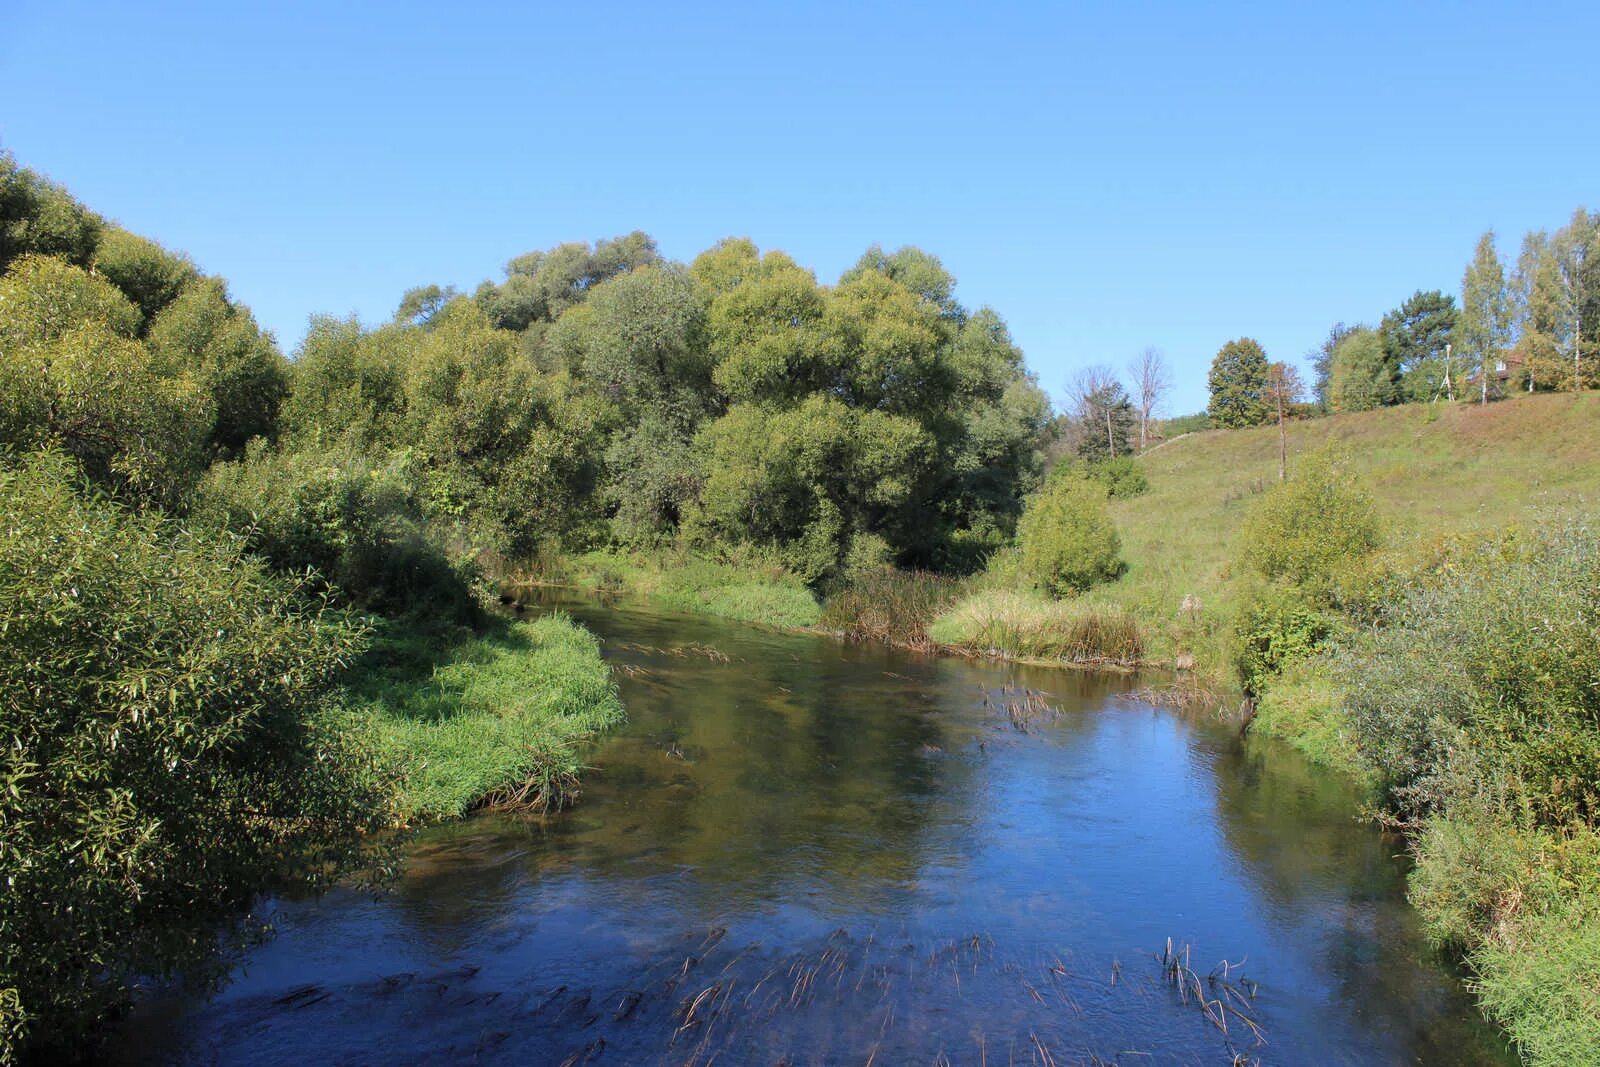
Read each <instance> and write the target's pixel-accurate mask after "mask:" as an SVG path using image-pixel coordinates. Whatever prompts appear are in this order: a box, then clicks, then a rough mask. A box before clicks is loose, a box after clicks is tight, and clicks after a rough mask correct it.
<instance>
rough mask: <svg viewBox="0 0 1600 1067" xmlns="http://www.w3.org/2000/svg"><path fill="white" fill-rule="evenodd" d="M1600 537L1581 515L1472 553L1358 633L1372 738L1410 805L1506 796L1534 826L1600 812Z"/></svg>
mask: <svg viewBox="0 0 1600 1067" xmlns="http://www.w3.org/2000/svg"><path fill="white" fill-rule="evenodd" d="M1597 632H1600V535H1597V534H1596V532H1595V531H1594V530H1593V529H1592V528H1590V527H1588V526H1585V525H1582V524H1579V523H1572V524H1569V525H1565V526H1562V527H1559V528H1556V529H1553V530H1550V531H1547V532H1545V533H1543V534H1541V535H1537V536H1532V537H1529V538H1526V539H1524V540H1522V541H1520V542H1516V541H1513V542H1504V541H1497V542H1491V543H1486V544H1484V545H1482V546H1480V547H1478V548H1476V549H1472V550H1468V551H1466V552H1464V553H1463V554H1462V555H1460V556H1459V557H1457V558H1456V559H1455V560H1454V561H1453V563H1452V564H1451V565H1450V566H1448V567H1440V568H1436V569H1434V570H1433V571H1432V572H1430V573H1429V574H1428V575H1427V576H1426V577H1425V579H1424V580H1422V581H1420V582H1418V583H1417V584H1416V585H1415V586H1414V587H1413V588H1411V589H1410V590H1409V592H1407V593H1406V594H1405V595H1403V596H1402V597H1401V598H1400V599H1399V601H1398V602H1397V603H1396V604H1395V605H1394V606H1393V607H1392V608H1391V609H1390V610H1389V611H1388V613H1387V620H1386V625H1383V626H1381V627H1378V628H1376V629H1374V630H1372V631H1370V632H1367V633H1365V634H1364V635H1362V636H1361V637H1360V638H1359V639H1357V640H1355V641H1354V642H1352V644H1351V646H1350V648H1349V650H1348V652H1347V653H1346V654H1345V655H1344V656H1343V657H1342V665H1341V674H1342V675H1343V679H1342V680H1343V681H1344V683H1345V685H1346V686H1347V688H1348V690H1349V693H1350V707H1351V712H1352V716H1353V721H1354V723H1355V726H1356V729H1357V731H1358V733H1359V736H1360V737H1361V741H1362V747H1363V749H1364V750H1365V751H1366V753H1367V754H1368V756H1369V757H1370V758H1371V759H1372V760H1373V761H1374V763H1375V765H1376V766H1377V767H1378V768H1379V770H1380V771H1381V773H1382V775H1383V777H1384V782H1385V784H1386V786H1387V787H1388V788H1389V790H1390V792H1391V794H1392V796H1393V798H1394V800H1395V802H1396V803H1397V804H1398V805H1399V806H1400V808H1401V810H1402V811H1403V812H1405V813H1407V814H1409V815H1412V816H1421V815H1424V814H1427V813H1429V812H1433V811H1441V810H1449V808H1450V807H1451V805H1452V803H1453V802H1455V801H1458V800H1460V799H1461V798H1463V797H1482V796H1485V795H1488V796H1493V797H1495V798H1497V802H1498V803H1500V804H1501V805H1503V806H1504V807H1505V808H1506V810H1512V811H1516V812H1520V813H1522V816H1523V817H1524V818H1526V819H1528V820H1530V821H1531V822H1532V823H1534V824H1536V825H1546V826H1560V825H1565V824H1568V823H1574V822H1579V823H1584V824H1587V825H1591V826H1592V825H1594V824H1595V823H1596V821H1597V819H1600V775H1597V774H1596V768H1597V767H1600V689H1597V688H1596V685H1595V679H1596V678H1600V642H1597V641H1596V640H1595V634H1596V633H1597Z"/></svg>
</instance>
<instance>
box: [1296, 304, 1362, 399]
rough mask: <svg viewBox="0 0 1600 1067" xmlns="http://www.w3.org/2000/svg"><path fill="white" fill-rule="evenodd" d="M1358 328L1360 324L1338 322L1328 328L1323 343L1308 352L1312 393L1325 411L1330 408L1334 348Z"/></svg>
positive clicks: (1307, 360) (1307, 358) (1307, 359)
mask: <svg viewBox="0 0 1600 1067" xmlns="http://www.w3.org/2000/svg"><path fill="white" fill-rule="evenodd" d="M1358 329H1360V327H1359V326H1347V325H1345V324H1344V323H1342V322H1336V323H1334V324H1333V325H1332V326H1331V327H1329V328H1328V336H1327V337H1325V338H1323V340H1322V343H1321V344H1320V345H1318V346H1317V347H1316V348H1313V349H1312V350H1311V351H1310V352H1307V353H1306V362H1308V363H1310V364H1311V374H1312V380H1311V390H1312V395H1313V398H1314V399H1315V401H1316V404H1317V407H1319V408H1321V409H1322V410H1323V411H1328V410H1330V406H1329V401H1328V393H1329V389H1330V386H1331V383H1332V381H1333V350H1334V349H1336V348H1338V347H1339V342H1340V341H1343V340H1344V339H1345V338H1346V337H1348V336H1350V334H1351V332H1352V331H1354V330H1358Z"/></svg>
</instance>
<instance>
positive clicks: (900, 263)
mask: <svg viewBox="0 0 1600 1067" xmlns="http://www.w3.org/2000/svg"><path fill="white" fill-rule="evenodd" d="M869 271H872V272H876V273H878V274H882V275H884V276H885V277H888V278H893V279H894V280H895V281H897V282H899V283H900V284H901V285H903V286H905V287H906V288H907V289H909V290H910V291H911V292H912V293H914V294H916V295H917V296H918V297H919V298H920V299H923V300H926V301H927V302H928V303H930V304H932V305H933V306H934V307H936V308H938V309H939V314H940V315H941V316H943V317H944V318H947V319H950V320H952V321H954V322H958V323H959V322H961V321H962V320H963V319H965V318H966V310H965V309H964V308H963V307H962V306H961V305H960V303H958V302H957V301H956V298H955V289H956V280H955V278H953V277H952V276H951V275H950V272H949V271H947V270H945V269H944V264H943V263H941V262H939V257H938V256H934V255H929V254H928V253H927V252H924V251H923V250H922V249H920V248H917V247H916V246H915V245H906V246H904V247H903V248H897V249H895V250H894V252H892V253H886V252H884V250H883V248H882V247H881V246H879V245H873V246H872V247H871V248H869V249H867V250H866V251H865V252H863V253H862V254H861V258H860V259H858V260H857V261H856V265H855V266H853V267H851V268H850V269H849V270H847V271H845V272H844V274H843V275H841V276H840V278H839V283H840V284H841V285H843V284H844V283H845V282H849V281H852V280H854V279H856V278H859V277H861V275H863V274H866V273H867V272H869Z"/></svg>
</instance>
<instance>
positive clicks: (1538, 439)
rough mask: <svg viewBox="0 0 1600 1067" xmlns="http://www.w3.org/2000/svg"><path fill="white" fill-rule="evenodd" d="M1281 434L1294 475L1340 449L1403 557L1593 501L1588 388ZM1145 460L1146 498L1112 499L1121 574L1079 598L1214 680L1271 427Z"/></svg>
mask: <svg viewBox="0 0 1600 1067" xmlns="http://www.w3.org/2000/svg"><path fill="white" fill-rule="evenodd" d="M1288 439H1289V469H1290V472H1291V474H1292V473H1293V471H1294V465H1295V461H1296V457H1298V456H1301V455H1304V454H1306V453H1308V452H1313V451H1316V450H1318V449H1320V448H1323V447H1325V446H1326V445H1329V444H1337V445H1338V446H1340V447H1341V448H1342V449H1343V450H1344V451H1345V453H1346V454H1347V455H1348V457H1349V460H1350V466H1351V468H1352V469H1353V470H1354V471H1355V472H1356V473H1357V474H1359V475H1360V476H1361V477H1362V478H1363V479H1364V480H1365V481H1366V482H1367V484H1368V485H1369V487H1370V488H1371V489H1372V492H1373V495H1374V497H1375V499H1376V503H1377V507H1378V511H1379V514H1380V515H1381V516H1382V517H1383V518H1384V519H1385V520H1386V521H1387V523H1388V524H1389V526H1390V527H1391V531H1392V536H1391V544H1392V545H1393V546H1394V547H1395V548H1396V549H1397V550H1398V551H1401V552H1411V551H1420V550H1421V549H1422V548H1423V547H1425V546H1426V545H1427V544H1428V543H1430V542H1432V541H1434V540H1435V539H1437V538H1439V537H1441V536H1443V535H1446V534H1449V533H1452V532H1471V531H1476V530H1484V529H1494V528H1498V527H1501V526H1504V525H1506V524H1520V523H1524V522H1526V520H1527V519H1528V518H1529V516H1530V514H1537V513H1539V512H1542V511H1549V510H1553V509H1556V508H1563V507H1564V508H1573V507H1583V506H1592V505H1593V504H1595V503H1596V502H1597V501H1600V394H1597V393H1588V394H1585V395H1583V396H1581V397H1577V398H1574V397H1573V396H1571V395H1566V394H1564V395H1543V394H1541V395H1535V396H1517V397H1513V398H1511V399H1508V400H1504V401H1501V402H1499V403H1494V404H1490V405H1489V406H1488V407H1486V408H1480V407H1476V406H1472V405H1455V406H1451V405H1445V404H1439V405H1420V404H1418V405H1407V406H1402V407H1394V408H1385V409H1382V410H1379V411H1370V412H1361V413H1358V414H1349V415H1335V416H1331V417H1328V418H1322V419H1308V420H1305V421H1301V422H1295V423H1291V424H1290V425H1289V428H1288ZM1140 463H1141V464H1142V465H1143V467H1144V470H1145V474H1146V476H1147V478H1148V480H1149V482H1150V488H1149V491H1148V492H1145V493H1143V494H1141V495H1139V496H1136V497H1133V498H1130V499H1126V500H1113V501H1112V502H1111V512H1112V515H1113V516H1114V517H1115V519H1116V523H1117V532H1118V534H1119V535H1120V536H1121V538H1122V553H1123V557H1124V559H1126V560H1127V563H1128V570H1127V573H1126V574H1124V575H1123V576H1122V578H1120V579H1119V580H1117V581H1116V582H1113V583H1110V584H1108V585H1104V586H1100V587H1097V588H1096V589H1094V590H1092V591H1091V592H1090V593H1088V594H1087V595H1086V596H1085V597H1084V600H1085V601H1086V602H1087V603H1090V604H1105V605H1115V606H1119V607H1122V608H1125V609H1127V610H1128V611H1130V612H1132V613H1133V614H1134V615H1135V616H1137V617H1138V618H1139V619H1140V621H1141V622H1142V624H1143V625H1144V627H1145V630H1146V636H1147V644H1148V648H1147V654H1148V656H1149V657H1150V658H1151V659H1152V660H1155V661H1166V662H1171V661H1172V660H1174V659H1176V658H1177V657H1179V656H1181V655H1184V654H1189V655H1192V656H1193V657H1194V658H1195V660H1196V661H1197V663H1198V664H1199V667H1200V669H1201V670H1202V671H1206V672H1208V673H1210V674H1212V675H1213V676H1214V677H1215V678H1216V680H1218V681H1219V682H1220V681H1222V680H1223V678H1224V676H1225V674H1226V664H1227V661H1228V639H1227V631H1228V623H1229V621H1230V620H1231V616H1232V611H1233V608H1234V600H1235V597H1236V594H1237V591H1238V585H1239V583H1238V582H1237V581H1236V580H1235V579H1236V577H1237V574H1236V568H1235V567H1234V566H1233V565H1232V564H1231V563H1230V561H1231V560H1232V559H1233V558H1234V553H1235V548H1236V542H1237V535H1238V530H1239V526H1240V523H1241V522H1242V521H1243V519H1244V516H1245V514H1246V512H1247V511H1248V510H1249V507H1250V505H1251V504H1252V503H1253V502H1254V500H1255V499H1256V497H1258V496H1259V495H1260V494H1261V493H1262V492H1265V491H1266V489H1268V488H1269V487H1271V486H1272V485H1273V484H1274V483H1275V482H1276V481H1277V477H1278V430H1277V427H1275V426H1264V427H1260V428H1257V429H1251V430H1209V431H1205V432H1202V433H1195V434H1191V435H1189V436H1186V437H1184V438H1183V439H1182V440H1175V441H1173V442H1172V443H1171V444H1169V445H1165V446H1161V447H1157V448H1155V449H1152V450H1151V451H1149V452H1147V453H1145V454H1144V455H1143V456H1142V457H1140ZM1185 596H1189V597H1192V598H1195V599H1198V601H1199V603H1200V607H1199V609H1198V611H1192V612H1185V611H1183V610H1182V607H1181V605H1182V604H1183V601H1184V597H1185ZM1192 603H1193V601H1191V604H1192Z"/></svg>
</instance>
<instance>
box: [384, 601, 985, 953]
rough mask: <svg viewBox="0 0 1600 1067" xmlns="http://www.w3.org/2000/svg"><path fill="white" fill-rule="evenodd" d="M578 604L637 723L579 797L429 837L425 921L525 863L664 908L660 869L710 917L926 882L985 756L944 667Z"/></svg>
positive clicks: (848, 898)
mask: <svg viewBox="0 0 1600 1067" xmlns="http://www.w3.org/2000/svg"><path fill="white" fill-rule="evenodd" d="M572 610H573V614H574V615H575V616H577V617H578V618H579V621H583V622H587V623H589V624H590V625H591V627H592V628H593V629H595V630H596V632H597V633H599V634H601V635H602V637H603V638H604V641H605V643H604V646H603V647H604V650H605V654H606V656H607V658H608V659H609V660H611V661H612V662H613V663H614V664H616V665H617V666H618V667H619V669H618V671H617V676H618V682H619V685H620V687H621V689H622V694H623V699H624V703H625V704H626V706H627V708H628V714H629V724H628V725H627V726H626V727H625V728H624V729H623V731H622V732H620V733H619V735H617V736H616V737H614V738H612V739H610V740H608V741H607V742H605V743H604V744H603V745H602V746H601V747H600V748H599V749H598V750H597V751H596V753H595V756H594V758H593V762H594V763H595V764H596V766H595V768H594V769H593V770H591V772H590V773H589V775H588V776H587V778H586V781H585V795H584V797H583V799H582V800H581V801H580V802H579V805H578V807H577V808H575V809H574V810H572V811H570V812H567V813H565V814H563V815H560V816H557V817H554V818H552V819H550V820H546V821H544V822H533V821H529V822H527V823H524V824H522V825H520V826H518V825H515V824H513V823H510V822H505V823H502V824H500V826H498V827H497V828H496V829H495V831H494V832H493V833H490V834H487V835H485V833H484V827H483V826H482V825H480V826H477V827H474V826H473V825H472V824H470V823H469V824H468V825H467V826H466V827H463V828H439V829H437V830H434V831H430V832H429V833H428V834H427V835H426V836H425V838H424V840H423V842H421V843H420V845H419V848H418V851H417V855H416V856H415V857H414V860H413V863H412V864H411V867H410V870H409V873H408V876H407V877H406V878H405V880H404V882H403V884H402V886H401V888H400V891H399V894H398V896H399V899H400V900H401V901H402V902H405V901H410V902H412V903H413V904H414V905H415V908H414V909H412V910H413V918H415V919H417V920H420V921H422V922H423V923H425V924H426V925H429V926H433V927H435V928H436V929H435V930H434V931H433V932H434V934H436V935H437V934H443V935H444V936H445V937H447V938H448V937H449V936H450V935H449V933H448V932H447V931H446V930H442V929H437V928H438V927H441V926H442V927H448V926H450V925H451V924H453V923H457V922H469V923H470V922H472V921H473V920H474V919H475V918H481V916H482V915H483V914H484V912H485V910H486V908H487V907H488V906H490V905H491V904H492V902H495V901H503V900H504V899H505V898H506V897H508V896H512V895H515V894H517V893H519V892H522V891H524V890H525V888H526V886H527V885H528V876H529V874H532V876H533V879H534V880H535V881H537V880H538V879H541V878H549V877H552V876H554V875H558V874H562V873H576V874H580V875H581V876H582V877H583V878H585V879H587V880H591V881H595V880H601V881H605V882H606V889H607V892H608V893H611V894H615V895H616V897H617V898H618V902H619V903H622V902H625V901H627V900H628V899H629V897H630V896H635V897H638V898H639V903H640V904H641V905H644V906H650V907H654V908H664V907H666V906H667V905H669V904H670V902H669V901H664V900H661V899H659V896H658V895H659V894H660V893H662V892H663V886H662V885H661V884H660V881H659V878H660V877H665V876H672V877H671V891H672V892H674V893H677V894H682V898H683V899H682V900H681V901H680V904H681V905H682V906H683V907H685V909H686V910H688V911H690V912H693V913H698V914H718V913H721V912H725V911H726V910H728V909H730V908H738V907H740V906H751V905H755V906H760V905H762V904H768V903H785V902H787V900H788V899H789V898H791V897H794V896H796V895H797V894H798V892H799V891H800V890H801V889H802V888H803V887H813V888H815V889H817V890H819V891H820V892H821V894H822V897H823V899H825V900H826V901H827V902H829V903H830V904H832V905H834V906H837V907H840V908H847V909H852V910H863V909H864V910H871V907H872V898H873V896H874V894H876V893H879V892H885V891H887V892H892V891H893V888H894V887H896V886H900V885H903V884H905V883H907V882H910V881H912V880H914V879H915V878H916V877H917V874H918V872H919V870H920V868H921V866H922V861H921V858H920V851H921V848H922V847H923V846H922V838H923V834H924V830H925V828H926V826H927V821H928V818H929V816H930V812H931V810H932V808H933V805H934V803H935V799H936V797H937V796H938V795H940V794H941V793H948V792H950V791H955V792H960V791H961V790H962V783H963V782H965V781H966V780H967V779H968V778H969V777H970V768H971V763H970V761H969V760H967V759H955V758H949V757H950V756H951V755H952V754H951V753H950V752H948V751H947V749H949V748H950V744H951V743H950V741H949V739H948V738H947V737H946V730H945V727H944V725H943V724H942V723H941V716H940V715H938V714H935V712H936V711H937V710H938V700H939V699H940V698H939V695H938V693H939V690H938V684H939V682H938V679H937V677H936V667H937V665H936V663H935V661H932V660H928V661H918V660H915V659H911V658H908V657H905V656H900V655H898V654H894V653H887V652H885V651H884V650H875V649H861V648H849V647H846V646H841V645H838V644H835V643H833V642H830V641H826V640H818V639H811V638H801V637H793V636H788V635H777V634H765V633H760V632H752V631H750V630H748V629H746V628H741V627H739V626H736V625H733V624H727V623H716V622H712V621H707V620H701V619H694V618H682V617H663V616H653V615H645V614H631V613H626V612H619V613H612V612H602V613H597V612H593V611H592V609H591V610H590V611H588V612H587V613H586V612H585V610H584V608H583V606H582V605H573V606H572ZM706 647H712V648H716V649H717V650H719V651H720V652H722V653H723V654H725V655H726V656H727V657H728V659H727V660H726V661H724V660H722V659H720V658H719V657H715V656H711V655H707V654H703V650H704V649H705V648H706ZM623 668H625V669H623ZM976 695H977V693H976V689H975V688H974V690H973V693H972V694H971V695H970V696H968V697H967V699H968V700H975V699H976ZM519 837H520V838H521V840H520V841H518V840H517V839H518V838H519ZM518 850H525V854H524V855H522V856H520V857H518V858H516V859H515V860H514V861H510V862H500V859H501V858H502V857H504V856H509V855H512V854H513V853H515V852H517V851H518ZM439 879H446V880H448V881H449V883H450V888H449V890H448V891H446V892H441V891H440V885H439Z"/></svg>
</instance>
